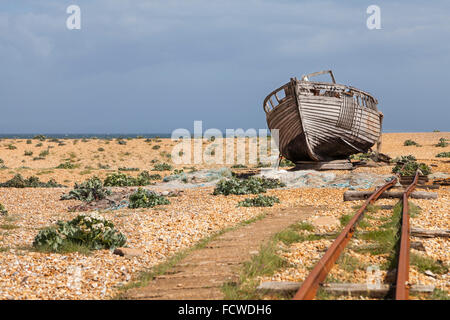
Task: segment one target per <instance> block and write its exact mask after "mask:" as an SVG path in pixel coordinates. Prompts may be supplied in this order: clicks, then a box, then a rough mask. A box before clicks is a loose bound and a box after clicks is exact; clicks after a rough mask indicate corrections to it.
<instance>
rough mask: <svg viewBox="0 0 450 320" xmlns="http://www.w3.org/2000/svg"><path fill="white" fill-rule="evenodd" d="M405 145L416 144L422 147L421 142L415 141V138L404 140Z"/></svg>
mask: <svg viewBox="0 0 450 320" xmlns="http://www.w3.org/2000/svg"><path fill="white" fill-rule="evenodd" d="M403 145H404V146H416V147H421V145H420V144H418V143H417V142H415V141H414V140H410V139H408V140H405V142H403Z"/></svg>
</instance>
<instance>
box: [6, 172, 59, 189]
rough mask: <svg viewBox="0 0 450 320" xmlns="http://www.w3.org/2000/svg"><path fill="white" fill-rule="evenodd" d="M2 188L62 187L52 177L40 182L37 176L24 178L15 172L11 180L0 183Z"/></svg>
mask: <svg viewBox="0 0 450 320" xmlns="http://www.w3.org/2000/svg"><path fill="white" fill-rule="evenodd" d="M0 187H2V188H61V187H64V186H63V185H61V184H58V183H57V182H56V181H55V180H54V179H50V180H49V181H48V182H42V181H40V180H39V178H38V177H35V176H31V177H29V178H27V179H24V178H23V177H22V175H20V174H16V175H15V176H14V177H13V178H12V179H11V180H8V181H6V182H3V183H0Z"/></svg>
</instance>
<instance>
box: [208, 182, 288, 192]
mask: <svg viewBox="0 0 450 320" xmlns="http://www.w3.org/2000/svg"><path fill="white" fill-rule="evenodd" d="M285 186H286V185H285V184H284V183H282V182H281V181H280V180H278V179H272V178H264V177H262V178H259V177H258V178H255V177H250V178H248V179H243V180H240V179H237V178H234V177H233V178H231V179H222V180H220V181H219V182H218V183H217V185H216V188H215V189H214V192H213V194H214V195H218V194H223V195H225V196H227V195H230V194H237V195H239V194H258V193H264V192H266V191H267V189H275V188H280V187H285Z"/></svg>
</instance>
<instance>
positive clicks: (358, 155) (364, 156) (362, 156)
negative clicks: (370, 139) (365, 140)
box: [349, 152, 372, 161]
mask: <svg viewBox="0 0 450 320" xmlns="http://www.w3.org/2000/svg"><path fill="white" fill-rule="evenodd" d="M371 155H372V153H371V152H367V153H356V154H352V155H350V157H349V158H350V160H361V161H364V160H369V159H370V158H371Z"/></svg>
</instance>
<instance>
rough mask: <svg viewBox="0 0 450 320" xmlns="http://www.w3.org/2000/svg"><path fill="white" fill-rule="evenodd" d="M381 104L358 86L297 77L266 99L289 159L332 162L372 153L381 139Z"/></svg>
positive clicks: (282, 149) (269, 117)
mask: <svg viewBox="0 0 450 320" xmlns="http://www.w3.org/2000/svg"><path fill="white" fill-rule="evenodd" d="M281 95H282V96H283V97H281V98H280V96H281ZM377 103H378V102H377V100H376V99H375V98H373V97H372V96H371V95H369V94H368V93H366V92H363V91H361V90H358V89H356V88H352V87H348V86H344V85H339V84H329V83H321V82H309V81H299V80H297V79H291V81H290V82H289V83H287V84H285V85H284V86H282V87H280V88H278V89H277V90H275V91H274V92H272V93H271V94H270V95H269V96H268V97H267V98H266V100H265V101H264V110H265V111H266V119H267V124H268V126H269V129H270V130H271V131H272V133H273V132H274V130H275V129H277V130H278V147H279V150H280V153H281V154H282V155H283V156H284V157H285V158H287V159H289V160H291V161H294V162H295V161H330V160H336V159H346V158H348V157H349V156H350V155H352V154H355V153H359V152H367V151H368V150H369V149H370V148H371V147H372V146H373V145H374V144H375V143H376V142H377V141H378V140H379V138H380V134H381V124H382V114H381V113H380V112H378V110H377Z"/></svg>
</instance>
